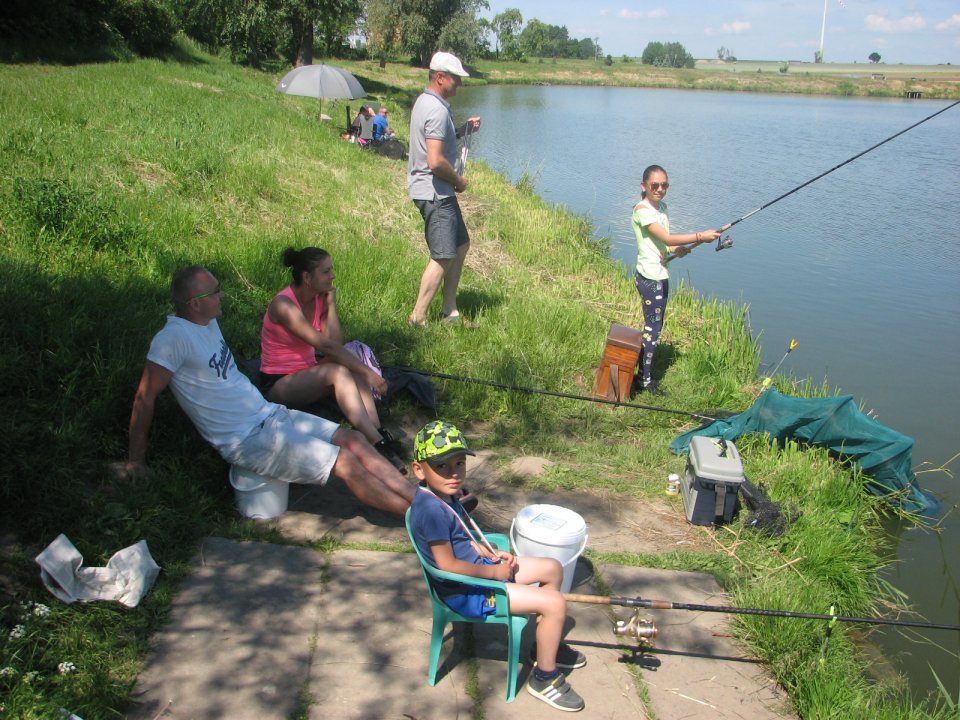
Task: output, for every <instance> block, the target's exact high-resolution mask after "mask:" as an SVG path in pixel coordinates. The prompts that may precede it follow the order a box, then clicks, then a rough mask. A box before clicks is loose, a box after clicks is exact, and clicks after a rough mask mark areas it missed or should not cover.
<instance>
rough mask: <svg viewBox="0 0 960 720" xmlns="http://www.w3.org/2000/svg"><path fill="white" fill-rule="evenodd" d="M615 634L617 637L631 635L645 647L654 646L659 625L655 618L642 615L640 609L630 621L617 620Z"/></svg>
mask: <svg viewBox="0 0 960 720" xmlns="http://www.w3.org/2000/svg"><path fill="white" fill-rule="evenodd" d="M613 634H614V635H616V636H617V637H630V638H633V639H634V640H636V641H637V643H638V644H639V645H641V646H643V647H645V648H652V647H653V641H654V640H656V639H657V634H658V631H657V626H656V625H654V623H653V620H648V619H646V618H642V617H640V609H639V608H637V611H636V612H635V613H634V615H633V617H632V618H630V619H629V620H628V621H626V622H624V621H623V620H617V621H616V622H615V623H614V625H613Z"/></svg>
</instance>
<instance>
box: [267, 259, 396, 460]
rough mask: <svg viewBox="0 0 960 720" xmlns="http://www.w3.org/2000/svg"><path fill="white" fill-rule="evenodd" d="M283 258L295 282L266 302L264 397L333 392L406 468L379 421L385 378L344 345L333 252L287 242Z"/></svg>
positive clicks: (299, 400)
mask: <svg viewBox="0 0 960 720" xmlns="http://www.w3.org/2000/svg"><path fill="white" fill-rule="evenodd" d="M283 264H284V266H285V267H289V268H290V272H291V275H292V276H293V282H292V284H290V285H289V286H287V287H286V288H285V289H284V290H282V291H281V292H280V293H278V294H277V296H276V297H274V298H273V300H272V301H271V302H270V304H269V305H268V306H267V311H266V313H264V316H263V329H262V331H261V334H260V351H261V362H260V373H261V380H262V384H261V390H262V391H263V394H264V397H266V398H267V400H270V401H272V402H275V403H279V404H281V405H286V406H287V407H291V408H304V407H307V406H309V405H312V404H313V403H315V402H317V401H318V400H321V399H322V398H324V397H327V396H328V395H330V394H331V393H333V396H334V399H335V400H336V403H337V406H338V407H339V408H340V410H341V412H343V414H344V416H345V417H346V418H347V420H349V421H350V424H351V425H353V427H354V429H356V430H357V431H359V432H360V433H362V434H363V435H364V437H366V438H367V440H369V441H370V444H372V445H373V446H374V447H375V448H376V449H377V451H378V452H379V453H380V454H381V455H383V456H384V457H386V458H387V459H388V460H389V461H390V462H391V464H393V466H394V467H396V468H397V470H399V471H400V472H401V473H403V474H404V475H406V474H407V467H406V465H405V463H404V462H403V459H402V458H401V457H400V451H401V450H400V447H399V444H398V443H397V441H396V440H394V438H393V437H392V436H391V435H390V433H389V431H388V430H386V429H385V428H384V427H382V426H381V424H380V418H379V416H378V415H377V407H376V404H375V402H374V398H373V390H376V391H377V393H378V394H379V395H381V396H383V395H385V394H386V392H387V381H386V380H384V379H383V378H382V377H381V376H380V375H379V374H378V373H377V372H375V371H374V370H373V369H371V368H369V367H367V366H366V365H364V364H363V363H362V362H361V361H360V359H359V358H358V357H357V356H356V355H354V354H353V353H352V352H350V351H349V350H347V349H346V348H344V346H343V333H342V331H341V329H340V318H339V317H338V315H337V304H336V290H335V289H334V287H333V280H334V278H335V277H336V275H334V272H333V259H332V258H331V257H330V253H328V252H327V251H326V250H321V249H320V248H315V247H305V248H303V249H302V250H294V249H293V248H287V249H286V250H284V251H283ZM318 352H319V353H321V354H322V356H323V357H322V358H321V359H320V360H319V361H318V360H317V353H318Z"/></svg>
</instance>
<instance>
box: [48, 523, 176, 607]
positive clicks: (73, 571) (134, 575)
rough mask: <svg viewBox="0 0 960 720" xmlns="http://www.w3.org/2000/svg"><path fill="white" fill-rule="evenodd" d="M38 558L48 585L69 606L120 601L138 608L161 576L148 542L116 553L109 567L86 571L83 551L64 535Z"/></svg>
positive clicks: (144, 541)
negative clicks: (102, 601)
mask: <svg viewBox="0 0 960 720" xmlns="http://www.w3.org/2000/svg"><path fill="white" fill-rule="evenodd" d="M35 559H36V562H37V564H38V565H39V566H40V579H41V580H42V581H43V584H44V586H45V587H46V588H47V590H49V591H50V592H51V593H53V595H54V597H56V598H57V599H59V600H62V601H63V602H65V603H67V604H68V605H69V604H70V603H74V602H76V601H78V600H79V601H80V602H90V601H92V600H116V601H117V602H119V603H120V604H121V605H125V606H126V607H131V608H132V607H136V606H137V605H138V604H139V602H140V600H141V599H142V598H143V596H144V595H146V594H147V591H149V590H150V588H151V587H152V586H153V583H154V581H155V580H156V579H157V575H158V574H159V573H160V566H159V565H157V563H156V562H154V560H153V557H151V555H150V550H149V549H148V548H147V541H146V540H141V541H140V542H138V543H137V544H136V545H131V546H130V547H127V548H124V549H123V550H120V551H119V552H117V553H115V554H114V555H113V557H111V558H110V560H108V561H107V566H106V567H102V568H85V567H83V556H82V555H81V554H80V551H79V550H77V548H76V547H74V545H73V543H72V542H70V540H69V539H67V536H66V535H64V534H63V533H61V534H60V535H59V536H58V537H57V539H56V540H54V541H53V542H52V543H50V544H49V545H48V546H47V547H46V549H44V551H43V552H42V553H40V554H39V555H37V557H36V558H35Z"/></svg>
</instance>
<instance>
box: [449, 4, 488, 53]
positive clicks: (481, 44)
mask: <svg viewBox="0 0 960 720" xmlns="http://www.w3.org/2000/svg"><path fill="white" fill-rule="evenodd" d="M437 47H440V48H443V49H444V50H448V51H449V52H452V53H453V54H454V55H456V56H458V57H459V58H460V59H462V60H466V61H470V60H473V59H474V58H475V57H476V56H477V54H478V52H480V51H484V50H486V45H485V40H484V29H483V26H482V25H481V24H480V20H479V19H478V18H477V16H476V14H475V13H462V14H458V15H456V16H454V17H453V18H452V19H451V20H450V21H449V22H448V23H446V24H445V25H444V26H443V28H441V30H440V35H439V37H438V38H437Z"/></svg>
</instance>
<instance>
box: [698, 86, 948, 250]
mask: <svg viewBox="0 0 960 720" xmlns="http://www.w3.org/2000/svg"><path fill="white" fill-rule="evenodd" d="M957 105H960V100H957V101H956V102H953V103H951V104H949V105H947V106H946V107H945V108H941V109H940V110H937V112H935V113H933V114H932V115H928V116H927V117H925V118H924V119H923V120H920V121H918V122H915V123H914V124H913V125H911V126H910V127H908V128H904V129H903V130H901V131H900V132H898V133H895V134H894V135H891V136H890V137H888V138H887V139H886V140H881V141H880V142H878V143H877V144H876V145H873V146H872V147H868V148H867V149H866V150H864V151H863V152H859V153H857V154H856V155H854V156H853V157H851V158H848V159H847V160H844V161H843V162H842V163H840V164H839V165H835V166H833V167H832V168H830V169H829V170H827V171H826V172H822V173H820V174H819V175H817V176H816V177H815V178H811V179H810V180H807V181H806V182H805V183H803V184H802V185H797V187H795V188H793V190H788V191H787V192H785V193H784V194H783V195H781V196H780V197H777V198H774V199H773V200H771V201H770V202H768V203H765V204H763V205H761V206H760V207H758V208H757V209H756V210H751V211H750V212H748V213H747V214H746V215H744V216H743V217H741V218H737V219H736V220H734V221H733V222H730V223H727V224H726V225H724V226H723V227H722V228H720V232H721V233H723V232H726V231H727V230H729V229H730V228H732V227H733V226H734V225H736V224H737V223H741V222H743V221H744V220H746V219H747V218H748V217H750V216H751V215H756V214H757V213H758V212H760V211H761V210H765V209H766V208H768V207H770V206H771V205H773V204H774V203H777V202H780V201H781V200H783V199H784V198H785V197H788V196H790V195H793V193H795V192H797V191H798V190H802V189H803V188H805V187H806V186H807V185H810V184H811V183H814V182H816V181H817V180H819V179H820V178H822V177H826V176H827V175H829V174H830V173H832V172H833V171H834V170H839V169H840V168H842V167H843V166H844V165H847V164H849V163H852V162H853V161H854V160H856V159H857V158H859V157H862V156H864V155H866V154H867V153H868V152H870V151H872V150H876V149H877V148H878V147H880V146H881V145H883V144H885V143H888V142H890V141H891V140H893V139H894V138H896V137H899V136H901V135H903V134H904V133H905V132H908V131H910V130H913V129H914V128H915V127H917V126H918V125H922V124H923V123H925V122H927V120H932V119H933V118H935V117H936V116H937V115H939V114H941V113H945V112H946V111H947V110H949V109H950V108H952V107H955V106H957ZM717 249H718V250H719V249H721V248H719V247H718V248H717Z"/></svg>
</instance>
